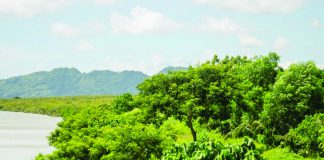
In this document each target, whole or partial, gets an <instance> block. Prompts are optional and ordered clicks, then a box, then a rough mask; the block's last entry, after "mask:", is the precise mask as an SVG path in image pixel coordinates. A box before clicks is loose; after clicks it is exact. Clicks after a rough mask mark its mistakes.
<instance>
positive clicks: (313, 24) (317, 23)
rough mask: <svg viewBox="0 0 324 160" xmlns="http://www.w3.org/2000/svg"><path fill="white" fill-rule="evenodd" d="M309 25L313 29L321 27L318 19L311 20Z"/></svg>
mask: <svg viewBox="0 0 324 160" xmlns="http://www.w3.org/2000/svg"><path fill="white" fill-rule="evenodd" d="M311 25H312V27H314V28H320V27H321V22H320V21H319V20H318V19H313V20H312V23H311Z"/></svg>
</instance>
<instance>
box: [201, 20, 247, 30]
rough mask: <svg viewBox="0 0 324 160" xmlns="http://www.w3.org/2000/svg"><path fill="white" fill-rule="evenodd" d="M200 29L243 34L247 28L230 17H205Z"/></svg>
mask: <svg viewBox="0 0 324 160" xmlns="http://www.w3.org/2000/svg"><path fill="white" fill-rule="evenodd" d="M200 29H201V30H203V31H208V32H220V33H224V34H241V33H243V32H245V29H244V28H243V27H241V26H240V25H239V24H237V23H236V22H234V21H233V20H231V19H229V18H214V17H210V16H205V17H203V23H202V25H200Z"/></svg>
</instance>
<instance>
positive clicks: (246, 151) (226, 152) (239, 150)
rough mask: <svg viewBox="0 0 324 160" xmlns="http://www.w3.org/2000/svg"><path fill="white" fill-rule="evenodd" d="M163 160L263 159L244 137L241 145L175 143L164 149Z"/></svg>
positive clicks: (250, 140) (251, 142) (251, 143)
mask: <svg viewBox="0 0 324 160" xmlns="http://www.w3.org/2000/svg"><path fill="white" fill-rule="evenodd" d="M162 159H163V160H176V159H195V160H214V159H255V160H261V159H263V158H262V156H261V154H260V152H259V151H257V150H256V147H255V145H254V143H253V141H252V139H249V138H247V137H245V138H244V139H243V143H242V144H241V145H227V146H224V145H223V144H222V143H220V142H210V141H209V142H191V143H188V144H183V145H177V144H175V145H174V147H173V148H172V149H169V150H166V151H165V152H164V153H163V156H162Z"/></svg>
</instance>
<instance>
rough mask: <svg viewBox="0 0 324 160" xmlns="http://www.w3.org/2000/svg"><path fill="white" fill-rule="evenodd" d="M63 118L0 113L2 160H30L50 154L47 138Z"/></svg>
mask: <svg viewBox="0 0 324 160" xmlns="http://www.w3.org/2000/svg"><path fill="white" fill-rule="evenodd" d="M59 121H61V118H58V117H50V116H44V115H38V114H29V113H19V112H5V111H0V159H3V160H30V159H33V158H34V157H35V155H37V154H38V153H50V152H51V151H53V149H54V148H52V147H50V146H49V145H48V141H47V136H48V135H49V133H50V132H51V131H53V130H54V129H55V128H56V124H57V123H58V122H59Z"/></svg>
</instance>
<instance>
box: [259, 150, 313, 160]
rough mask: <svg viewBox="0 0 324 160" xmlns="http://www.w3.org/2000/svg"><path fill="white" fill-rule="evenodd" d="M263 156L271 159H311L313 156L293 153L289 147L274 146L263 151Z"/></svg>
mask: <svg viewBox="0 0 324 160" xmlns="http://www.w3.org/2000/svg"><path fill="white" fill-rule="evenodd" d="M262 156H263V158H267V159H269V160H278V159H280V160H302V159H303V160H311V159H312V158H304V157H302V156H300V155H298V154H296V153H292V152H290V151H289V149H288V148H273V149H270V150H267V151H265V152H263V154H262Z"/></svg>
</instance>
